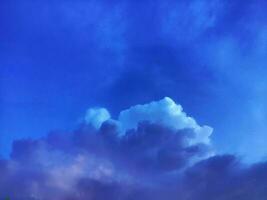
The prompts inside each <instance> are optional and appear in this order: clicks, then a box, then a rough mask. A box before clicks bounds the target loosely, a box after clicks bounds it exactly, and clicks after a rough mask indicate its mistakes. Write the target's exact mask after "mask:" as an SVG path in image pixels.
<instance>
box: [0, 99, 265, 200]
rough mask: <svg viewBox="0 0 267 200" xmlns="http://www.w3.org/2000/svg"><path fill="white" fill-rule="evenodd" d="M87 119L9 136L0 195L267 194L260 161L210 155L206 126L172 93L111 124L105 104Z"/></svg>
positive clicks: (98, 199) (117, 198)
mask: <svg viewBox="0 0 267 200" xmlns="http://www.w3.org/2000/svg"><path fill="white" fill-rule="evenodd" d="M86 117H88V118H87V120H85V122H84V123H83V124H81V126H80V127H79V128H78V129H76V130H74V131H71V132H68V133H61V132H58V131H57V132H52V133H50V134H48V135H47V136H46V137H44V138H40V139H37V140H31V139H24V140H17V141H14V144H13V150H12V153H11V155H10V158H9V159H7V160H0V174H1V179H0V195H1V196H0V199H1V198H2V197H11V199H14V200H106V199H110V200H147V199H154V200H164V199H168V200H175V199H177V198H179V199H180V200H219V199H220V200H235V199H242V200H258V199H264V198H265V197H266V195H267V193H266V190H265V186H266V184H267V181H266V180H267V178H266V177H267V172H266V171H267V170H266V169H267V167H266V163H259V164H257V165H254V166H244V165H242V164H241V163H240V161H239V160H238V159H237V158H236V157H235V156H233V155H216V156H211V153H212V152H213V151H212V148H211V146H210V144H209V143H208V142H207V141H206V140H200V139H199V135H201V134H203V135H205V137H207V135H209V134H210V132H211V131H210V128H205V127H201V126H199V125H198V124H197V123H196V121H195V120H194V119H192V118H190V117H188V116H187V115H186V114H185V113H184V112H183V111H182V107H181V106H180V105H176V104H175V103H174V102H173V101H172V100H171V99H170V98H165V99H163V100H161V101H158V102H152V103H150V104H145V105H139V106H134V107H132V108H130V109H128V110H126V111H123V112H121V114H120V116H119V120H118V121H117V122H116V121H115V123H114V120H109V119H110V116H109V114H108V111H107V110H105V109H90V110H89V111H88V112H87V115H86ZM119 124H120V125H119ZM92 125H93V126H94V128H92ZM119 126H123V128H124V130H125V131H124V133H123V134H121V131H122V130H121V128H120V127H119ZM90 127H91V128H90ZM207 130H209V131H207ZM192 141H194V142H192Z"/></svg>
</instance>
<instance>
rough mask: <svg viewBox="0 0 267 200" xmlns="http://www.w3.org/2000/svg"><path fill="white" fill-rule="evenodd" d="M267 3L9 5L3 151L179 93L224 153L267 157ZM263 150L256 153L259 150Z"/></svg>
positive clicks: (4, 36) (2, 19) (2, 26)
mask: <svg viewBox="0 0 267 200" xmlns="http://www.w3.org/2000/svg"><path fill="white" fill-rule="evenodd" d="M266 9H267V2H266V1H265V0H254V1H241V0H236V1H232V0H214V1H208V0H192V1H185V0H179V1H177V0H176V1H174V0H173V1H172V0H165V1H160V0H153V1H152V0H142V1H139V0H124V1H120V0H106V1H104V0H102V1H99V0H98V1H96V0H95V1H94V0H88V1H85V0H76V1H61V0H56V1H51V0H43V1H33V0H26V1H25V0H24V1H23V0H14V1H1V2H0V141H1V142H0V145H1V146H0V148H1V151H2V152H6V151H7V149H9V148H10V144H11V141H12V140H13V139H15V138H22V137H40V136H42V135H44V134H46V133H47V132H49V131H50V130H53V129H58V128H59V129H68V128H73V127H74V126H75V125H76V123H78V121H79V118H80V117H82V116H83V114H84V112H85V110H86V109H87V108H89V107H91V106H104V107H106V108H108V109H109V110H110V111H111V113H112V115H113V116H115V117H116V116H117V115H118V113H119V111H121V110H123V109H125V108H128V107H130V106H132V105H135V104H141V103H146V102H150V101H153V100H158V99H161V98H163V97H164V96H169V97H171V98H172V99H174V100H175V101H176V102H177V103H180V104H181V105H182V106H183V107H184V110H185V112H186V113H188V114H189V115H190V116H193V117H194V118H195V119H196V120H197V121H198V122H199V123H200V124H207V125H209V126H212V127H213V128H214V134H213V136H212V137H213V141H214V143H215V144H214V146H215V147H216V149H217V150H218V151H219V152H231V153H238V154H240V155H242V156H245V157H246V158H247V159H248V160H250V161H251V160H252V161H254V160H258V159H261V158H263V157H265V156H266V153H267V149H266V146H267V132H266V129H267V120H266V119H267V104H266V102H267V93H266V92H267V83H266V82H267V79H266V77H267V69H266V66H267V56H266V55H267V12H266ZM251 146H253V149H254V150H253V151H251V150H250V148H251Z"/></svg>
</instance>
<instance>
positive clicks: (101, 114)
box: [84, 108, 110, 129]
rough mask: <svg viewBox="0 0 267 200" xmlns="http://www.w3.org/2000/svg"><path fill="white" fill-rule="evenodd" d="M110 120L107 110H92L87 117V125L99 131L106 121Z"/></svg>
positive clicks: (88, 111) (89, 110)
mask: <svg viewBox="0 0 267 200" xmlns="http://www.w3.org/2000/svg"><path fill="white" fill-rule="evenodd" d="M108 119H110V114H109V112H108V110H107V109H105V108H90V109H88V110H87V112H86V115H85V118H84V120H85V123H86V124H90V125H92V126H93V127H94V128H96V129H98V128H100V126H101V125H102V123H103V122H104V121H107V120H108Z"/></svg>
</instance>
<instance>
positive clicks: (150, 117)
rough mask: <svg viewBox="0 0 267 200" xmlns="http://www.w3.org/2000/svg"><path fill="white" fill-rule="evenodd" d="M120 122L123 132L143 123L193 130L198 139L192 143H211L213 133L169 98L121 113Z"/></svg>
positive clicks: (137, 106)
mask: <svg viewBox="0 0 267 200" xmlns="http://www.w3.org/2000/svg"><path fill="white" fill-rule="evenodd" d="M118 121H119V124H120V126H121V129H122V131H123V132H125V131H126V130H128V129H134V128H137V126H138V123H139V122H141V121H150V122H153V123H157V124H162V125H164V126H167V127H169V128H172V129H174V130H181V129H193V130H194V132H195V133H196V137H195V138H194V139H193V140H192V143H197V142H202V143H209V141H210V140H209V136H210V135H211V133H212V131H213V129H212V128H211V127H209V126H200V125H198V124H197V122H196V121H195V120H194V119H193V118H192V117H189V116H187V114H186V113H185V112H183V108H182V106H181V105H179V104H176V103H175V102H174V101H173V100H172V99H171V98H169V97H165V98H163V99H162V100H160V101H153V102H151V103H148V104H144V105H136V106H133V107H131V108H129V109H127V110H124V111H122V112H121V113H120V115H119V119H118Z"/></svg>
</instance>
